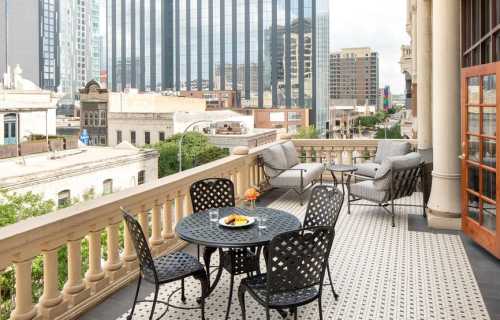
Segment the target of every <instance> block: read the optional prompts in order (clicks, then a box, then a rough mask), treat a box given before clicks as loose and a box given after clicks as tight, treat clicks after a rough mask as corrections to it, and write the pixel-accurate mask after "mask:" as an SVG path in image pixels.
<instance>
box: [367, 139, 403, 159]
mask: <svg viewBox="0 0 500 320" xmlns="http://www.w3.org/2000/svg"><path fill="white" fill-rule="evenodd" d="M410 149H411V145H410V143H409V142H407V141H394V140H380V141H379V143H378V146H377V153H376V154H375V159H374V160H373V162H375V163H379V164H381V163H382V162H383V161H384V160H385V159H387V158H389V157H394V156H402V155H405V154H407V153H408V152H410Z"/></svg>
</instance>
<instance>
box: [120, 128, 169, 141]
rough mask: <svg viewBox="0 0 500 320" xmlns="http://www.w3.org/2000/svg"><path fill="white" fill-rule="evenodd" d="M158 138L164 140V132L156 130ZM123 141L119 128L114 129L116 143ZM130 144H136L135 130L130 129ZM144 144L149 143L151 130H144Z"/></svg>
mask: <svg viewBox="0 0 500 320" xmlns="http://www.w3.org/2000/svg"><path fill="white" fill-rule="evenodd" d="M158 140H159V141H165V132H164V131H160V132H158ZM122 141H123V134H122V131H121V130H116V144H120V143H122ZM129 142H130V143H131V144H137V133H136V132H135V130H132V131H130V141H129ZM144 144H151V132H149V131H144Z"/></svg>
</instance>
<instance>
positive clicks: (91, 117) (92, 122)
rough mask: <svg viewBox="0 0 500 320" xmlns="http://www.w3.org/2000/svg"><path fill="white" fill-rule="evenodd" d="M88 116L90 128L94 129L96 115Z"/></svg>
mask: <svg viewBox="0 0 500 320" xmlns="http://www.w3.org/2000/svg"><path fill="white" fill-rule="evenodd" d="M87 116H88V118H89V120H88V126H89V127H93V126H94V113H93V112H87Z"/></svg>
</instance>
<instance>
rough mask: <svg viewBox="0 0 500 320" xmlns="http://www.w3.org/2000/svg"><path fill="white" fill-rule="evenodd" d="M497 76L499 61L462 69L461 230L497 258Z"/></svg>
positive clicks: (499, 241)
mask: <svg viewBox="0 0 500 320" xmlns="http://www.w3.org/2000/svg"><path fill="white" fill-rule="evenodd" d="M499 75H500V62H497V63H491V64H486V65H480V66H474V67H469V68H464V69H462V146H463V154H462V177H463V179H462V227H463V230H464V233H465V234H467V235H468V236H469V237H471V238H472V239H473V240H474V241H476V242H477V243H478V244H479V245H481V246H482V247H484V248H485V249H486V250H488V251H490V252H491V253H492V254H493V255H495V256H496V257H497V258H500V239H499V237H498V233H497V230H498V229H499V228H500V219H497V212H498V209H497V199H498V197H499V196H500V194H499V191H498V188H497V185H499V182H500V180H499V177H498V175H497V171H498V170H499V164H498V162H497V158H498V156H499V155H500V152H499V150H498V149H497V147H496V145H497V140H498V139H499V135H498V133H497V127H498V126H499V124H500V123H499V120H498V119H497V112H498V110H499V107H500V103H499V101H500V99H499V95H498V94H497V93H498V92H499V91H500V84H499V82H498V81H497V79H498V77H499ZM442 125H445V124H444V123H443V124H442Z"/></svg>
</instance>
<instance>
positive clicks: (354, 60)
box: [330, 48, 379, 106]
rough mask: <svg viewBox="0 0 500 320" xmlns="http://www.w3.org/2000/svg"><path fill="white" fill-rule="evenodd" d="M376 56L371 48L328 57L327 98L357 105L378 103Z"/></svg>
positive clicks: (342, 51) (345, 50)
mask: <svg viewBox="0 0 500 320" xmlns="http://www.w3.org/2000/svg"><path fill="white" fill-rule="evenodd" d="M378 89H379V60H378V53H377V52H374V51H372V50H371V49H370V48H348V49H342V50H341V51H340V52H335V53H332V54H331V55H330V98H331V99H343V100H345V99H351V100H355V101H356V104H357V105H365V104H368V105H371V106H376V105H377V104H378V94H379V90H378Z"/></svg>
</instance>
